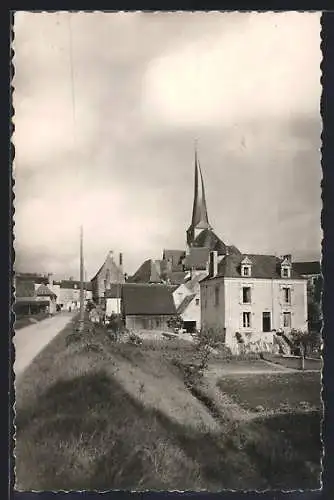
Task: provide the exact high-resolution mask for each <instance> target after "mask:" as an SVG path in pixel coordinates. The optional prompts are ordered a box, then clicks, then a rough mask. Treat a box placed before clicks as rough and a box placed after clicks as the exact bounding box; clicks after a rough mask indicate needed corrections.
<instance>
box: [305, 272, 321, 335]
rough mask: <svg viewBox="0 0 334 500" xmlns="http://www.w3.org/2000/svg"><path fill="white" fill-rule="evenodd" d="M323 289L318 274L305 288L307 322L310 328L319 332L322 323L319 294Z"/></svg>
mask: <svg viewBox="0 0 334 500" xmlns="http://www.w3.org/2000/svg"><path fill="white" fill-rule="evenodd" d="M322 289H323V280H322V277H321V276H319V277H318V278H316V279H315V281H314V283H313V284H308V288H307V306H308V324H309V328H310V330H315V331H317V332H320V330H321V323H322V311H321V295H322Z"/></svg>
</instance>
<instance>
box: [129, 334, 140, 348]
mask: <svg viewBox="0 0 334 500" xmlns="http://www.w3.org/2000/svg"><path fill="white" fill-rule="evenodd" d="M142 343H143V339H142V338H141V337H139V335H137V334H136V333H134V332H130V334H129V337H128V344H134V345H141V344H142Z"/></svg>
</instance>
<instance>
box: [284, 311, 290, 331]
mask: <svg viewBox="0 0 334 500" xmlns="http://www.w3.org/2000/svg"><path fill="white" fill-rule="evenodd" d="M290 327H291V312H284V313H283V328H290Z"/></svg>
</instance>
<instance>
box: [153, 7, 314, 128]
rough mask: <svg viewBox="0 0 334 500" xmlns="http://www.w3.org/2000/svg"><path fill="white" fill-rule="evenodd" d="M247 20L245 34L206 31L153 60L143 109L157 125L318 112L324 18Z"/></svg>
mask: <svg viewBox="0 0 334 500" xmlns="http://www.w3.org/2000/svg"><path fill="white" fill-rule="evenodd" d="M243 16H247V19H248V22H247V24H246V26H245V25H244V26H243V29H240V27H239V26H236V29H235V30H231V31H230V32H228V33H224V32H222V34H221V35H219V36H217V34H214V35H213V36H211V35H210V33H209V34H208V33H205V34H204V35H202V36H201V37H198V38H197V39H195V40H193V41H192V42H188V43H186V44H184V45H183V46H181V47H178V49H177V50H172V51H170V52H168V53H166V54H165V53H164V54H162V55H161V56H160V57H158V58H156V59H154V60H152V61H151V62H150V64H149V66H148V69H147V73H146V75H145V82H144V85H143V95H144V100H143V107H144V108H145V109H148V110H149V112H150V114H149V117H150V118H151V119H152V120H157V121H158V120H159V119H160V120H162V121H164V123H165V124H169V125H170V126H175V125H179V126H188V125H189V124H194V123H198V124H199V125H202V124H203V123H206V124H207V125H208V126H210V127H212V125H213V124H216V123H218V124H224V125H226V124H229V125H233V124H234V123H236V122H239V121H244V120H251V119H254V118H257V117H258V116H259V115H260V116H266V117H267V118H268V119H276V118H282V117H286V116H288V115H289V114H291V113H292V114H294V113H298V112H301V113H305V112H306V113H307V112H309V113H314V112H318V111H319V99H320V60H321V54H320V23H319V18H320V14H319V13H318V14H317V13H314V14H300V13H291V12H289V13H280V14H277V13H252V14H240V17H243ZM226 17H227V18H228V15H227V16H226ZM224 21H226V18H224ZM222 22H223V21H222ZM301 46H302V47H303V48H302V50H301ZM310 67H312V68H313V70H312V72H310V71H309V68H310ZM297 75H299V77H297ZM301 79H302V85H301Z"/></svg>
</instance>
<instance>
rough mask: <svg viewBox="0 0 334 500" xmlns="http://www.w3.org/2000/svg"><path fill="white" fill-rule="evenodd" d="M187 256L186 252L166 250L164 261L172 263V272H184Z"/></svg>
mask: <svg viewBox="0 0 334 500" xmlns="http://www.w3.org/2000/svg"><path fill="white" fill-rule="evenodd" d="M184 256H185V251H184V250H166V249H165V250H164V251H163V260H165V261H170V262H171V264H172V271H182V260H183V258H184Z"/></svg>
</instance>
